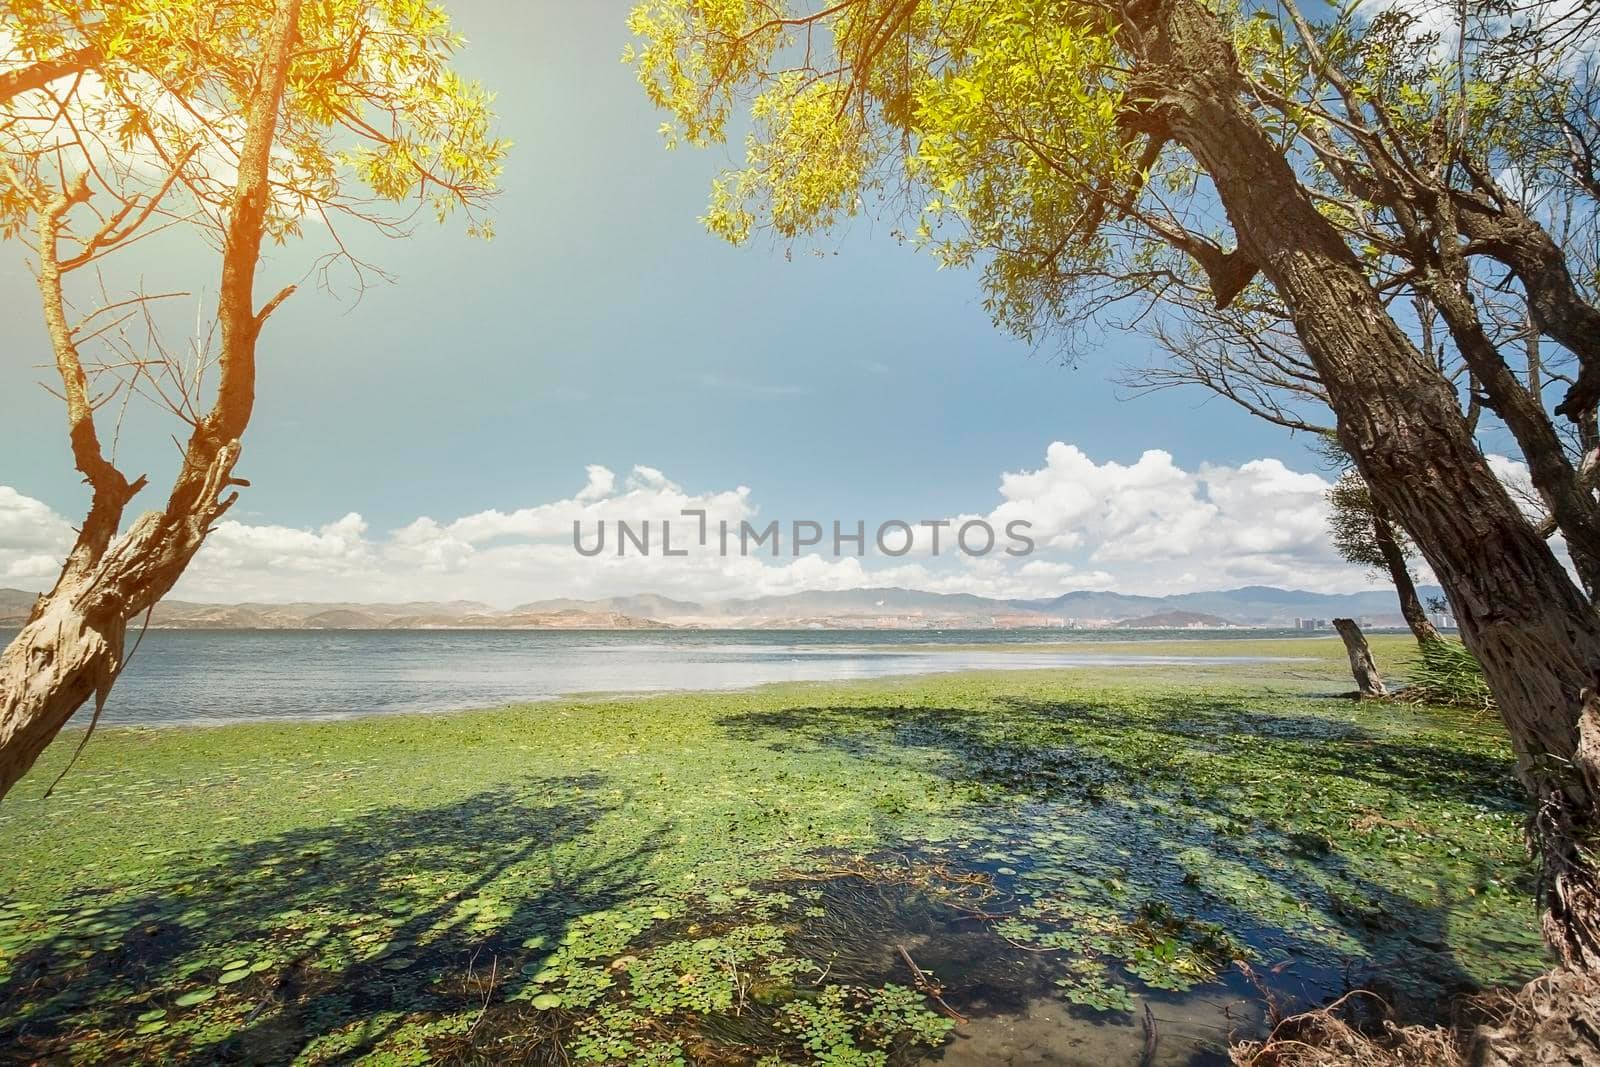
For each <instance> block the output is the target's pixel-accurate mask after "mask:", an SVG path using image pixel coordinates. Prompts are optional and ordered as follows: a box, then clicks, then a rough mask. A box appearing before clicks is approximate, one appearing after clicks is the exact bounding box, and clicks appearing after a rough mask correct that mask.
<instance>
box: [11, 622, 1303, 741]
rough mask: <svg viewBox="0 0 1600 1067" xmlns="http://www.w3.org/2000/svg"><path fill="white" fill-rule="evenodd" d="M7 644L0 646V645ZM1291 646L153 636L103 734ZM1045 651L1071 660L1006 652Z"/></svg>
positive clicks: (961, 637) (817, 634)
mask: <svg viewBox="0 0 1600 1067" xmlns="http://www.w3.org/2000/svg"><path fill="white" fill-rule="evenodd" d="M11 636H12V632H5V633H0V640H6V641H9V639H10V637H11ZM136 636H137V631H131V632H130V634H129V637H128V644H129V647H130V648H132V647H133V642H134V641H135V639H136ZM1285 636H1295V635H1294V634H1293V632H1292V631H1240V630H1219V631H1177V632H1174V631H1151V630H1142V631H1106V630H1097V631H1072V630H1020V631H1019V630H649V631H637V630H635V631H626V630H150V631H148V632H146V633H145V635H144V638H143V640H142V642H141V643H140V644H139V645H138V649H137V651H136V652H135V653H134V654H133V656H132V658H131V659H130V660H129V663H128V666H127V668H126V669H125V670H124V671H123V674H122V677H121V678H120V679H119V680H118V682H117V685H116V688H115V689H114V690H113V691H112V694H111V699H110V700H109V701H108V702H107V704H106V708H105V713H104V715H103V717H102V719H101V721H102V722H105V723H123V724H163V725H179V724H203V723H224V722H239V721H244V720H251V719H327V718H344V717H348V716H351V715H360V714H370V713H383V712H407V711H451V710H459V709H464V708H480V707H492V706H496V705H503V704H509V703H520V702H524V701H530V700H546V699H551V698H554V697H562V696H570V695H573V694H579V693H643V692H658V691H664V690H675V689H679V690H689V689H741V688H746V687H749V686H754V685H762V684H766V683H768V682H798V681H844V680H853V679H862V678H877V677H884V676H888V675H909V674H928V673H935V672H942V671H965V670H984V669H1006V670H1030V669H1047V668H1063V667H1118V666H1138V665H1146V666H1148V665H1182V664H1201V663H1213V664H1215V663H1230V662H1232V663H1237V662H1247V661H1248V657H1246V658H1241V657H1237V656H1204V655H1193V656H1189V655H1184V656H1174V655H1168V654H1162V655H1135V654H1129V653H1128V652H1126V651H1125V650H1118V651H1115V652H1112V651H1097V650H1096V645H1103V644H1105V643H1106V642H1108V641H1110V640H1117V641H1119V642H1121V641H1138V640H1146V641H1150V640H1171V639H1173V638H1185V639H1189V638H1199V639H1207V638H1211V639H1218V638H1233V639H1237V638H1239V637H1285ZM1045 644H1050V645H1062V644H1071V645H1073V646H1076V647H1074V648H1072V649H1071V650H1062V649H1060V648H1044V647H1041V648H1039V649H1038V650H1037V651H1030V650H1028V649H1026V648H1023V649H1020V650H1019V649H1017V648H1015V647H1012V648H1009V649H1004V650H1002V649H1001V648H1000V647H998V646H1002V645H1004V646H1017V645H1025V646H1026V645H1040V646H1042V645H1045ZM985 645H988V646H997V647H995V648H993V649H985V648H983V647H981V646H985ZM939 646H949V647H939ZM974 646H977V647H974ZM87 714H88V713H87V712H82V713H80V715H79V717H78V718H79V719H82V718H83V717H85V716H86V715H87Z"/></svg>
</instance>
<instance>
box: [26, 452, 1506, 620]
mask: <svg viewBox="0 0 1600 1067" xmlns="http://www.w3.org/2000/svg"><path fill="white" fill-rule="evenodd" d="M1490 462H1491V464H1492V465H1493V466H1494V469H1495V470H1496V472H1497V473H1498V474H1499V475H1500V476H1501V478H1502V479H1503V480H1505V481H1506V482H1507V483H1508V484H1509V485H1511V486H1512V487H1513V491H1514V492H1515V491H1516V487H1518V486H1526V484H1527V476H1526V468H1524V467H1522V465H1521V464H1518V463H1516V462H1515V461H1512V460H1508V459H1506V458H1504V457H1499V456H1496V457H1491V459H1490ZM575 481H576V480H575ZM998 482H999V484H998V493H997V494H996V496H994V497H992V498H991V499H990V500H989V501H987V502H985V501H979V500H975V501H973V504H974V505H975V506H974V507H972V508H970V509H969V510H967V511H965V512H964V513H962V514H959V515H954V516H950V517H948V520H947V521H948V522H949V524H950V525H949V526H947V527H944V528H943V529H941V531H940V533H941V551H940V553H939V554H938V555H935V554H934V553H932V552H931V551H930V543H929V537H930V531H929V530H927V529H925V528H922V527H920V526H918V523H919V522H921V521H922V520H923V519H926V518H928V517H927V516H918V515H909V514H908V515H898V516H878V517H876V518H875V519H872V520H869V521H867V522H866V542H867V543H866V548H865V554H864V555H862V556H860V557H858V556H856V555H854V554H852V553H853V552H854V547H853V546H852V545H850V544H849V543H846V544H845V545H844V546H843V548H844V552H843V554H842V555H838V556H836V555H834V554H833V551H832V548H833V546H832V529H831V527H832V523H833V521H834V520H835V519H837V520H838V521H839V522H840V524H841V526H842V528H843V532H845V533H847V534H848V533H850V532H852V531H853V530H854V528H855V525H856V522H857V520H858V517H857V516H854V515H840V516H827V515H786V514H781V513H774V512H769V511H763V510H762V509H761V508H759V507H758V506H757V504H756V502H755V495H754V493H753V492H752V490H751V489H750V488H749V487H747V486H736V487H734V488H732V489H723V490H714V491H695V490H691V489H686V488H684V487H683V486H681V485H679V484H677V483H676V482H674V481H672V479H671V478H669V477H668V476H667V475H666V474H665V473H663V472H662V471H660V470H658V469H656V468H653V467H648V466H642V465H641V466H637V467H634V468H633V469H632V470H630V471H628V472H627V473H626V474H624V475H620V476H619V475H618V473H616V472H614V471H612V470H610V469H608V468H606V467H602V466H598V465H591V466H589V467H588V468H586V469H585V471H584V472H583V480H582V482H581V483H579V484H577V487H576V489H575V491H574V492H573V493H572V495H571V496H569V497H566V498H563V499H560V500H553V501H548V502H534V503H529V504H526V505H524V506H512V507H510V508H508V509H505V510H501V509H490V510H487V511H481V512H477V513H474V514H470V515H463V516H460V517H457V518H452V519H440V518H433V517H430V516H421V517H419V518H417V519H415V520H413V521H411V522H409V523H407V524H405V525H403V526H401V527H399V528H397V529H394V530H391V531H388V532H374V531H373V530H371V529H370V528H369V526H368V523H367V522H366V521H365V520H364V519H363V518H362V517H361V516H360V515H359V514H356V513H354V512H352V513H350V514H348V515H345V516H344V517H343V518H340V519H337V520H335V521H333V522H329V523H327V524H326V525H323V526H320V527H317V528H315V529H301V528H297V527H291V526H283V525H273V524H261V525H253V524H249V523H245V522H240V521H237V520H228V521H224V522H222V523H220V524H219V525H218V527H217V529H216V531H215V532H214V533H213V534H212V535H211V537H210V538H209V539H208V540H207V542H206V546H205V548H204V549H203V550H202V551H201V553H200V555H199V557H198V558H197V559H196V560H195V562H194V564H193V565H192V566H191V567H190V569H189V572H188V573H187V574H186V575H185V576H184V578H183V580H182V582H181V583H180V584H179V586H178V589H177V591H176V593H175V595H176V596H178V597H181V598H184V599H190V600H210V601H224V602H232V601H246V600H261V601H288V600H319V601H342V600H353V601H404V600H448V599H472V600H482V601H486V602H488V603H491V604H495V605H499V606H511V605H514V604H518V603H525V602H527V601H530V600H538V599H545V598H550V597H580V598H587V597H599V596H609V595H615V594H625V593H638V592H655V593H661V594H664V595H667V596H673V597H679V598H683V599H692V600H710V599H721V598H727V597H752V596H762V595H768V594H775V593H786V592H796V591H801V590H819V589H851V588H861V587H866V586H879V585H882V586H906V587H914V588H919V589H926V590H930V591H935V592H968V593H977V594H982V595H989V596H1007V597H1047V596H1054V595H1057V594H1059V593H1062V592H1066V591H1069V590H1074V589H1116V590H1119V591H1123V592H1135V593H1164V592H1176V591H1187V590H1196V589H1215V588H1228V587H1233V586H1239V585H1249V584H1265V585H1279V586H1285V587H1291V588H1305V589H1317V590H1327V591H1333V590H1351V589H1358V588H1363V587H1365V586H1367V585H1368V584H1369V583H1370V581H1371V579H1370V576H1369V575H1367V574H1366V573H1365V571H1364V570H1363V569H1362V568H1359V567H1352V566H1350V565H1349V564H1346V563H1345V562H1343V561H1342V560H1340V559H1339V558H1338V557H1337V555H1336V554H1335V553H1334V552H1333V550H1332V548H1331V546H1330V545H1329V543H1328V534H1327V526H1326V522H1327V502H1326V497H1325V494H1326V491H1327V488H1328V484H1329V483H1328V480H1327V479H1326V478H1324V477H1323V476H1322V475H1320V474H1317V473H1312V472H1306V471H1296V470H1294V469H1292V468H1290V467H1289V466H1287V465H1286V464H1285V463H1283V462H1282V461H1280V460H1277V459H1256V460H1251V461H1249V462H1246V463H1243V464H1240V465H1238V466H1228V465H1223V464H1201V465H1199V466H1198V467H1196V468H1194V469H1185V468H1183V467H1181V466H1179V465H1178V464H1177V462H1176V461H1175V460H1174V459H1173V457H1172V456H1171V455H1170V454H1169V453H1166V452H1163V451H1159V450H1151V451H1148V452H1145V453H1144V454H1143V455H1141V456H1140V457H1139V458H1138V459H1137V460H1135V461H1133V462H1132V463H1126V464H1125V463H1116V462H1096V461H1095V460H1094V459H1093V458H1091V457H1090V456H1089V455H1088V454H1086V453H1085V452H1084V451H1083V450H1082V449H1079V448H1077V447H1075V446H1073V445H1069V444H1065V443H1062V442H1057V443H1055V444H1052V445H1051V446H1050V447H1049V449H1048V450H1047V451H1046V453H1045V456H1044V462H1043V463H1042V464H1041V465H1040V466H1038V467H1037V468H1034V469H1026V470H1018V471H1012V472H1007V473H1004V474H1002V475H1001V476H1000V478H999V479H998ZM686 510H692V511H704V512H705V513H706V522H707V529H706V533H707V537H706V544H705V545H704V546H702V545H701V544H700V543H699V528H698V523H697V521H696V520H695V519H694V518H689V517H685V516H684V515H683V512H684V511H686ZM889 517H894V518H899V519H901V520H903V521H905V522H907V523H909V524H911V525H912V526H913V528H914V530H915V531H916V534H917V538H918V541H917V544H916V547H915V549H914V550H913V551H911V552H909V553H906V554H905V555H903V556H896V557H891V556H886V555H884V554H883V553H881V552H879V551H878V550H877V548H876V547H875V546H874V544H873V541H874V533H875V532H876V531H875V527H876V524H877V522H878V521H883V520H885V519H887V518H889ZM774 519H777V520H778V521H779V526H780V529H781V531H782V539H783V540H782V547H781V554H780V555H778V556H776V557H774V556H773V555H771V554H770V548H769V547H762V548H755V547H753V546H752V550H751V552H750V554H749V555H740V553H739V532H738V531H739V527H740V524H741V523H743V522H748V523H750V524H751V526H752V527H753V528H755V529H762V528H764V527H765V526H766V525H767V523H769V522H771V521H773V520H774ZM806 519H809V520H812V521H816V522H819V523H821V524H822V526H823V543H822V544H821V545H820V546H818V548H819V549H820V550H821V551H817V550H816V549H808V550H807V551H806V552H804V553H803V554H801V555H800V556H798V557H797V556H795V555H793V553H792V549H791V545H790V536H791V532H792V526H791V523H792V522H793V521H794V520H806ZM664 520H665V521H670V523H671V547H672V549H673V551H674V552H675V553H676V552H686V553H687V554H686V555H682V556H678V555H674V556H671V557H668V556H666V555H664V554H663V549H664V548H665V546H664V545H663V543H662V537H663V530H662V523H663V521H664ZM972 520H982V521H984V522H987V523H988V524H989V525H990V526H991V527H992V528H993V529H994V531H995V533H996V535H997V544H996V548H995V550H994V551H992V552H990V553H989V554H988V555H986V556H983V557H971V556H966V555H963V554H961V553H959V552H954V551H952V546H953V545H954V543H955V540H956V531H957V530H958V529H959V528H960V527H961V525H962V524H963V523H965V522H968V521H972ZM574 522H577V523H578V524H579V527H580V531H581V539H582V543H583V544H584V545H585V546H586V547H592V546H593V545H594V543H595V539H596V536H597V532H598V530H599V529H600V524H601V523H604V524H605V529H606V546H605V550H604V551H603V552H602V553H600V554H599V555H595V556H588V557H586V556H583V555H580V554H579V553H578V552H577V551H576V550H575V549H574V546H573V524H574ZM619 522H625V523H627V524H628V525H629V526H630V528H632V529H633V530H634V531H635V533H636V534H642V531H643V529H644V525H645V523H646V522H648V523H649V527H650V533H649V539H650V554H649V555H648V556H641V555H639V554H638V553H637V552H636V551H634V550H633V549H632V548H631V547H630V548H629V550H628V551H627V552H626V553H625V554H623V555H621V556H619V555H618V554H617V543H618V537H617V524H618V523H619ZM1012 522H1026V523H1029V524H1031V526H1030V527H1029V528H1028V529H1027V530H1026V533H1027V534H1028V535H1029V536H1031V537H1032V538H1033V540H1034V541H1035V542H1036V544H1037V549H1036V551H1034V552H1033V553H1031V554H1029V555H1026V556H1022V557H1017V556H1011V555H1007V554H1006V553H1005V551H1004V550H1005V548H1006V547H1007V546H1008V545H1015V544H1016V542H1014V541H1012V540H1009V539H1008V538H1007V530H1006V528H1007V524H1009V523H1012ZM724 525H725V526H726V528H727V529H728V530H729V553H728V554H727V555H723V554H721V553H720V552H719V551H718V550H717V549H718V542H719V540H720V537H719V533H718V531H719V529H721V528H722V527H723V526H724ZM900 539H901V535H900V534H898V533H892V534H890V535H889V536H888V537H887V541H888V543H889V544H890V545H891V547H893V546H895V545H898V544H899V542H900ZM982 540H983V538H982V536H981V533H979V534H975V536H974V538H973V541H974V542H981V541H982ZM70 543H71V526H70V524H69V523H68V521H67V520H66V519H65V518H63V517H62V516H60V515H58V514H56V513H55V512H53V511H52V510H51V509H50V508H48V507H46V506H45V505H44V504H42V503H40V502H39V501H37V500H33V499H31V498H29V497H27V496H24V495H22V494H21V493H19V492H17V491H16V490H14V489H7V488H4V487H0V580H3V581H4V582H5V584H8V585H14V586H21V587H25V588H30V589H36V588H43V587H44V586H45V585H46V584H48V582H49V580H50V579H51V578H52V577H53V575H54V572H55V568H56V567H57V566H58V564H59V560H60V558H61V555H62V553H64V552H65V551H66V549H67V547H68V546H69V545H70Z"/></svg>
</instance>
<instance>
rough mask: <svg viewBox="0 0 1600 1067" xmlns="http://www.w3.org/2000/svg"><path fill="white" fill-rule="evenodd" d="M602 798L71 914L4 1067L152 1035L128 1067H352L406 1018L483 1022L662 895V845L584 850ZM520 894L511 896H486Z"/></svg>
mask: <svg viewBox="0 0 1600 1067" xmlns="http://www.w3.org/2000/svg"><path fill="white" fill-rule="evenodd" d="M599 784H600V781H599V779H598V778H597V777H596V776H594V775H584V776H577V777H564V778H543V779H530V780H527V781H524V782H520V783H518V784H517V785H516V786H515V787H506V788H501V789H495V790H491V791H486V792H483V793H479V794H477V795H475V796H471V797H469V798H467V799H465V800H461V801H456V802H451V803H449V804H445V805H441V806H439V807H434V808H404V807H394V808H387V809H383V810H379V811H375V812H372V813H369V814H366V815H363V816H360V817H356V818H351V819H349V820H347V821H344V822H342V823H338V824H333V825H326V826H320V827H314V828H308V829H303V830H296V831H293V832H290V833H285V834H282V835H279V836H274V837H268V838H265V839H262V840H258V841H251V842H248V843H242V844H239V845H237V846H235V847H233V848H230V849H227V850H224V851H223V852H222V853H221V854H219V855H216V856H214V857H209V858H208V859H207V861H206V862H205V863H204V864H203V865H200V866H186V865H182V864H177V865H175V866H174V868H173V870H174V871H175V872H177V873H176V874H175V877H174V880H173V881H170V882H157V883H155V884H151V885H148V886H145V887H143V888H142V891H141V892H140V893H138V894H135V895H132V896H128V895H119V894H116V893H115V891H109V892H106V893H103V894H102V895H101V896H99V897H80V898H78V899H74V900H71V901H67V902H64V904H63V907H62V909H61V911H62V913H63V919H62V923H61V925H60V926H59V927H58V928H57V929H56V930H55V931H53V932H52V934H51V935H50V936H48V937H46V938H45V939H44V940H41V941H36V942H35V943H34V944H32V945H31V946H29V947H28V948H27V950H26V951H25V952H24V953H23V954H22V955H21V956H20V957H19V958H17V959H15V960H14V961H13V962H12V966H11V977H10V980H9V982H7V983H6V985H5V987H4V988H3V990H0V992H3V996H0V1001H3V1002H4V1003H5V1004H6V1007H5V1008H4V1009H3V1011H0V1048H4V1049H7V1050H9V1051H8V1052H6V1053H4V1054H0V1058H5V1059H10V1060H13V1061H16V1062H33V1061H36V1060H66V1059H70V1058H72V1057H71V1050H72V1049H71V1045H72V1035H73V1034H74V1033H79V1032H82V1031H83V1030H84V1029H85V1028H86V1027H88V1028H95V1029H100V1030H106V1029H110V1030H116V1029H126V1030H128V1032H129V1033H130V1034H131V1033H133V1032H135V1031H136V1030H137V1028H138V1027H139V1026H141V1025H143V1026H146V1027H149V1030H147V1032H146V1034H145V1035H143V1036H141V1038H140V1044H139V1052H138V1055H137V1057H133V1056H131V1055H130V1058H136V1059H139V1060H147V1059H148V1057H150V1056H151V1055H159V1056H160V1058H161V1059H162V1060H163V1061H164V1062H175V1063H210V1062H249V1063H281V1062H287V1061H289V1060H290V1059H293V1058H294V1056H295V1055H296V1053H298V1052H299V1051H301V1050H302V1049H303V1048H306V1047H307V1046H308V1045H310V1044H312V1043H314V1042H317V1041H318V1040H319V1039H321V1040H322V1041H323V1042H324V1043H325V1044H326V1046H327V1051H328V1052H329V1053H330V1054H333V1056H334V1058H336V1059H339V1060H348V1059H351V1058H355V1057H357V1056H359V1055H360V1054H361V1053H362V1052H363V1051H365V1050H370V1049H372V1048H374V1047H376V1046H377V1045H378V1044H379V1043H380V1042H382V1041H383V1040H384V1038H385V1037H386V1036H388V1035H389V1034H390V1033H391V1032H392V1030H393V1029H394V1027H395V1026H396V1025H398V1024H399V1023H400V1022H401V1021H402V1019H403V1017H404V1016H405V1015H407V1014H410V1013H415V1012H419V1011H422V1012H432V1013H438V1014H439V1015H442V1016H449V1015H451V1014H452V1013H460V1012H462V1011H466V1010H471V1009H474V1008H481V1007H482V1006H483V1005H484V1003H486V1001H487V1000H488V999H490V998H491V997H492V995H493V993H494V989H493V985H494V979H495V977H498V978H500V979H501V980H503V979H504V976H505V971H506V969H507V967H508V966H510V965H511V963H512V961H516V964H517V965H519V966H520V965H522V964H523V962H524V961H525V960H526V959H528V958H529V957H530V955H531V956H533V957H535V958H536V957H537V952H530V950H529V949H528V948H525V947H523V942H524V941H527V940H530V939H532V938H536V937H542V938H543V939H544V943H548V944H555V943H558V942H559V941H560V938H561V935H562V932H563V930H564V929H565V928H566V924H567V922H568V921H569V920H570V919H571V918H573V917H574V916H577V915H581V914H585V913H589V912H593V911H596V910H599V909H602V908H605V907H607V906H609V905H610V904H612V903H613V902H615V901H617V900H618V899H621V898H623V897H625V896H627V895H630V894H632V893H635V892H637V891H638V886H639V885H640V883H641V882H644V881H646V880H647V875H646V871H645V865H646V862H647V860H648V857H649V855H650V853H651V852H653V851H654V849H655V848H656V847H657V841H656V839H654V838H651V839H650V840H647V841H646V843H645V844H644V845H643V846H642V847H636V848H631V849H628V850H626V851H624V852H620V853H616V854H607V853H606V852H605V851H604V850H601V849H597V848H595V847H593V845H592V842H591V843H590V844H589V846H588V847H583V848H576V847H573V846H575V845H576V844H577V843H579V842H582V841H587V839H588V835H589V834H590V832H591V830H592V829H593V827H594V825H595V823H596V822H597V820H598V819H599V818H600V817H601V816H602V815H604V814H605V813H606V811H607V810H608V806H607V804H606V803H605V802H603V801H602V799H601V797H600V794H599V792H598V790H597V787H598V786H599ZM507 878H511V879H515V885H516V889H517V891H516V892H515V893H499V892H491V890H490V887H492V886H495V885H496V884H497V883H500V884H502V885H503V884H504V883H505V880H506V879H507ZM241 971H243V972H245V973H244V974H240V973H239V972H241ZM186 996H187V997H188V998H190V999H198V998H205V999H198V1003H189V1002H188V1000H186ZM163 1010H164V1011H165V1012H166V1014H165V1015H164V1016H160V1015H158V1013H160V1012H162V1011H163ZM146 1013H149V1014H148V1016H147V1015H146ZM141 1017H145V1018H147V1020H148V1021H147V1022H145V1023H141V1022H140V1019H141ZM154 1023H159V1024H160V1025H159V1026H152V1025H151V1024H154ZM152 1041H154V1042H156V1044H154V1045H152V1044H151V1043H150V1042H152Z"/></svg>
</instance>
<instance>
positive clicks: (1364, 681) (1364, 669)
mask: <svg viewBox="0 0 1600 1067" xmlns="http://www.w3.org/2000/svg"><path fill="white" fill-rule="evenodd" d="M1333 628H1334V629H1335V630H1338V631H1339V637H1340V639H1341V640H1343V641H1344V650H1345V654H1346V655H1348V656H1349V657H1350V673H1351V674H1352V675H1353V676H1354V677H1355V680H1356V691H1357V693H1358V694H1359V695H1360V697H1361V699H1362V700H1368V699H1370V698H1372V697H1386V696H1388V695H1389V690H1388V689H1386V688H1385V687H1384V684H1383V675H1381V674H1379V673H1378V664H1377V661H1375V660H1374V659H1373V658H1372V649H1370V648H1368V647H1367V637H1366V635H1365V634H1363V633H1362V632H1361V627H1360V626H1359V625H1357V624H1356V620H1354V619H1334V620H1333Z"/></svg>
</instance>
